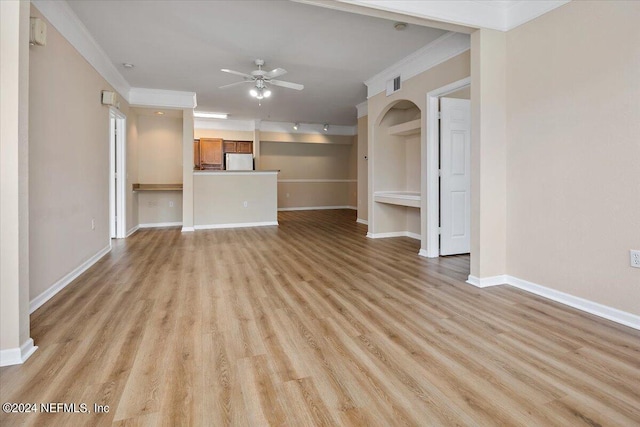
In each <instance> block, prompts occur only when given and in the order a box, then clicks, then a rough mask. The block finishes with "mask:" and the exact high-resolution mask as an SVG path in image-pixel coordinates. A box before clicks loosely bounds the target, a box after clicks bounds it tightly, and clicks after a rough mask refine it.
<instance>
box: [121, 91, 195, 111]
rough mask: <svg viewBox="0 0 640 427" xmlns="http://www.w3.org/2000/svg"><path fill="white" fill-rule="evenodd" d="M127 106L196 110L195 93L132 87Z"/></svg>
mask: <svg viewBox="0 0 640 427" xmlns="http://www.w3.org/2000/svg"><path fill="white" fill-rule="evenodd" d="M129 104H130V105H131V106H132V107H133V106H142V107H168V108H196V106H197V105H198V102H197V101H196V93H195V92H182V91H177V90H164V89H146V88H140V87H132V88H131V90H129Z"/></svg>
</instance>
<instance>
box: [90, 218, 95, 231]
mask: <svg viewBox="0 0 640 427" xmlns="http://www.w3.org/2000/svg"><path fill="white" fill-rule="evenodd" d="M91 229H92V230H95V229H96V219H95V218H91Z"/></svg>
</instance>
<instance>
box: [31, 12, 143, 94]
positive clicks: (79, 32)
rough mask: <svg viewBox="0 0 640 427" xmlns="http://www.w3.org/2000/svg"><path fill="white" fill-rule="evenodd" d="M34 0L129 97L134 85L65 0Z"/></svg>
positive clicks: (69, 38) (57, 27) (83, 55)
mask: <svg viewBox="0 0 640 427" xmlns="http://www.w3.org/2000/svg"><path fill="white" fill-rule="evenodd" d="M31 3H32V4H33V5H34V6H35V7H36V8H37V9H38V10H39V11H40V13H42V15H43V16H44V17H45V18H46V19H47V20H48V21H49V22H50V23H51V25H53V26H54V27H55V28H56V30H58V31H59V32H60V34H62V36H63V37H64V38H65V39H67V41H68V42H69V43H70V44H71V45H72V46H73V47H74V48H75V49H76V50H77V51H78V53H80V55H82V57H83V58H84V59H86V60H87V62H88V63H89V64H91V66H92V67H93V68H95V69H96V71H97V72H98V73H99V74H100V75H101V76H102V77H103V78H104V79H105V80H106V81H107V82H108V83H109V84H110V85H111V86H113V88H114V89H115V90H116V91H117V92H118V93H119V94H120V95H121V96H122V97H123V98H125V99H128V95H129V90H130V88H131V85H129V83H128V82H127V80H126V79H125V78H124V77H123V76H122V74H120V72H119V71H118V70H117V68H116V67H115V66H114V65H113V63H112V62H111V60H110V59H109V57H108V56H107V54H106V53H105V51H104V50H102V48H101V47H100V45H99V44H98V42H96V40H95V39H94V38H93V36H92V35H91V33H89V30H87V27H85V26H84V24H83V23H82V22H81V21H80V19H79V18H78V16H77V15H76V14H75V12H74V11H73V10H72V9H71V7H70V6H69V4H68V3H67V2H66V1H62V0H61V1H47V0H32V1H31Z"/></svg>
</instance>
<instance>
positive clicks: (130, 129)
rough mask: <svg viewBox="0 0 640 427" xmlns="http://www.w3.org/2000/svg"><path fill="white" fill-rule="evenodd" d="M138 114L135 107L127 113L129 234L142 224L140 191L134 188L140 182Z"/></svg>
mask: <svg viewBox="0 0 640 427" xmlns="http://www.w3.org/2000/svg"><path fill="white" fill-rule="evenodd" d="M138 151H139V150H138V115H137V113H136V109H135V108H129V114H127V185H126V186H125V194H126V197H127V201H126V203H127V205H126V208H127V223H126V226H127V234H129V233H130V232H132V231H133V230H135V229H136V227H137V226H138V225H139V224H140V221H139V218H138V193H137V192H134V191H133V190H132V188H133V184H138V183H140V181H139V179H138V160H139V157H138Z"/></svg>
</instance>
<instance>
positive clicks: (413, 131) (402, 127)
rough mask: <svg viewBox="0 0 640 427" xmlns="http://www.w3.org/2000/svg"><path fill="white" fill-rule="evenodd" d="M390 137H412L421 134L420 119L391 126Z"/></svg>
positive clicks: (389, 129)
mask: <svg viewBox="0 0 640 427" xmlns="http://www.w3.org/2000/svg"><path fill="white" fill-rule="evenodd" d="M388 132H389V135H393V136H410V135H419V134H420V119H415V120H411V121H410V122H404V123H400V124H397V125H394V126H389V128H388Z"/></svg>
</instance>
